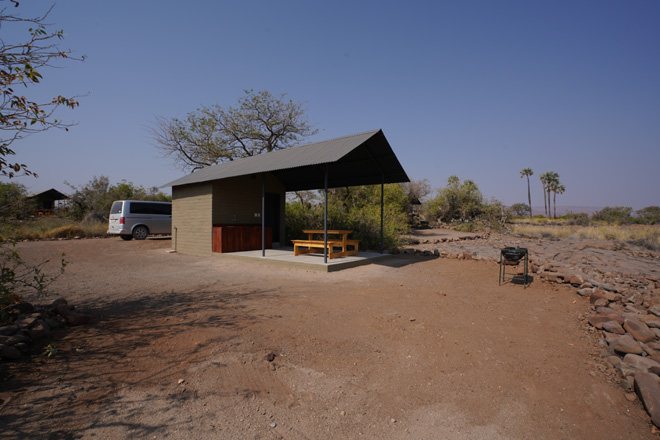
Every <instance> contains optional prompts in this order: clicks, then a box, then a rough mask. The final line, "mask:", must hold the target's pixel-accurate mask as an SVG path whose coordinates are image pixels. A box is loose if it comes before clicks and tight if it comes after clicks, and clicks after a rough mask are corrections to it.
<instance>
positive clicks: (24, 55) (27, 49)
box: [0, 1, 79, 178]
mask: <svg viewBox="0 0 660 440" xmlns="http://www.w3.org/2000/svg"><path fill="white" fill-rule="evenodd" d="M12 3H13V5H14V8H13V9H9V8H8V7H4V8H2V9H1V10H0V27H2V28H5V27H22V28H23V29H24V32H25V33H24V34H23V35H24V38H23V39H21V40H19V41H11V40H8V39H6V34H5V35H3V38H1V39H0V94H1V95H2V96H1V97H0V131H1V134H0V175H4V176H7V177H9V178H12V177H14V176H16V175H17V174H18V173H21V172H22V173H23V174H25V175H31V174H34V173H33V172H32V171H30V170H29V169H28V167H27V165H26V164H22V163H18V162H12V161H11V159H9V156H14V155H15V154H16V152H15V151H14V150H13V149H12V144H13V143H14V142H15V141H17V140H19V139H22V138H24V137H25V136H28V135H30V134H34V133H37V132H41V131H45V130H49V129H51V128H61V129H65V130H68V127H70V126H71V124H66V123H64V122H62V121H61V120H59V119H56V118H55V116H54V115H55V111H56V110H57V109H58V108H59V107H67V108H71V109H73V108H76V107H77V106H78V105H79V103H78V101H77V100H76V99H75V98H74V97H70V98H66V97H64V96H62V95H57V96H55V97H53V98H51V99H49V100H41V99H37V98H30V97H26V95H27V94H26V92H25V89H26V88H29V89H30V91H32V90H33V89H34V86H36V85H37V84H39V82H40V81H41V80H42V79H43V76H42V73H41V72H43V70H44V68H46V67H51V66H52V63H53V62H54V61H56V60H61V59H76V58H72V57H71V56H70V54H69V52H68V51H65V50H62V49H60V48H59V47H58V46H57V41H59V40H62V39H63V38H64V33H63V31H61V30H58V31H50V30H49V29H48V26H49V25H47V24H46V23H45V20H46V18H47V17H48V14H49V13H50V12H51V10H52V7H51V8H50V9H49V10H48V11H47V12H46V13H45V14H44V15H43V16H40V17H34V18H23V17H20V16H18V15H16V14H15V13H13V11H14V10H15V9H16V8H17V7H18V6H19V2H17V1H13V2H12ZM18 34H19V33H18V32H16V33H15V35H18ZM17 87H20V91H19V90H15V89H16V88H17ZM34 175H35V176H36V174H34Z"/></svg>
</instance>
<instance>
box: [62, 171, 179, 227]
mask: <svg viewBox="0 0 660 440" xmlns="http://www.w3.org/2000/svg"><path fill="white" fill-rule="evenodd" d="M65 183H66V184H67V185H69V186H70V187H71V189H73V190H74V193H73V195H72V196H71V198H70V199H69V202H70V203H71V208H70V209H69V215H70V216H71V217H73V218H74V219H76V220H82V221H83V222H88V221H106V220H107V219H108V215H109V213H110V207H111V206H112V202H114V201H115V200H152V201H161V202H169V201H171V200H172V198H171V197H170V196H168V195H165V194H163V193H162V192H160V191H159V190H158V188H156V187H153V188H150V189H149V190H146V189H144V188H143V187H142V186H135V185H134V184H133V183H132V182H127V181H125V180H123V181H122V182H120V183H118V184H117V185H111V184H110V179H109V178H108V177H107V176H100V177H96V176H94V178H93V179H92V180H90V181H89V182H87V183H86V184H84V185H78V186H74V185H71V184H70V183H68V182H65Z"/></svg>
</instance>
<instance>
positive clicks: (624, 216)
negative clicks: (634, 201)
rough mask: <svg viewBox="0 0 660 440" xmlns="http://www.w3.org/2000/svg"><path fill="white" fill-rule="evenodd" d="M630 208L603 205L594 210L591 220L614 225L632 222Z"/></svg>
mask: <svg viewBox="0 0 660 440" xmlns="http://www.w3.org/2000/svg"><path fill="white" fill-rule="evenodd" d="M631 214H632V208H629V207H622V206H614V207H609V206H607V207H605V208H603V209H601V210H600V211H598V212H594V213H593V215H592V216H591V219H592V220H598V221H604V222H606V223H612V224H615V225H623V224H628V223H632V222H633V218H632V215H631Z"/></svg>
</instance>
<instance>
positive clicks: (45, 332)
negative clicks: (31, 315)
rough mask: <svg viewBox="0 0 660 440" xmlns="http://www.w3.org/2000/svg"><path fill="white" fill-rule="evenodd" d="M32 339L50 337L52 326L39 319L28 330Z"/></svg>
mask: <svg viewBox="0 0 660 440" xmlns="http://www.w3.org/2000/svg"><path fill="white" fill-rule="evenodd" d="M28 335H30V338H31V339H44V338H48V337H50V327H49V326H48V324H47V323H46V321H44V320H41V319H40V320H39V321H37V323H36V324H35V325H33V326H32V328H30V329H29V330H28Z"/></svg>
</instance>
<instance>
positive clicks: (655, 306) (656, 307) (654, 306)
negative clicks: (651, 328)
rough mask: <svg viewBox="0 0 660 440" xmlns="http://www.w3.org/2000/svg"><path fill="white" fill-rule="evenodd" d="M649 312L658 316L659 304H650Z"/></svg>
mask: <svg viewBox="0 0 660 440" xmlns="http://www.w3.org/2000/svg"><path fill="white" fill-rule="evenodd" d="M648 311H649V313H653V314H654V315H655V316H660V304H657V305H652V306H651V307H649V310H648Z"/></svg>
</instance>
